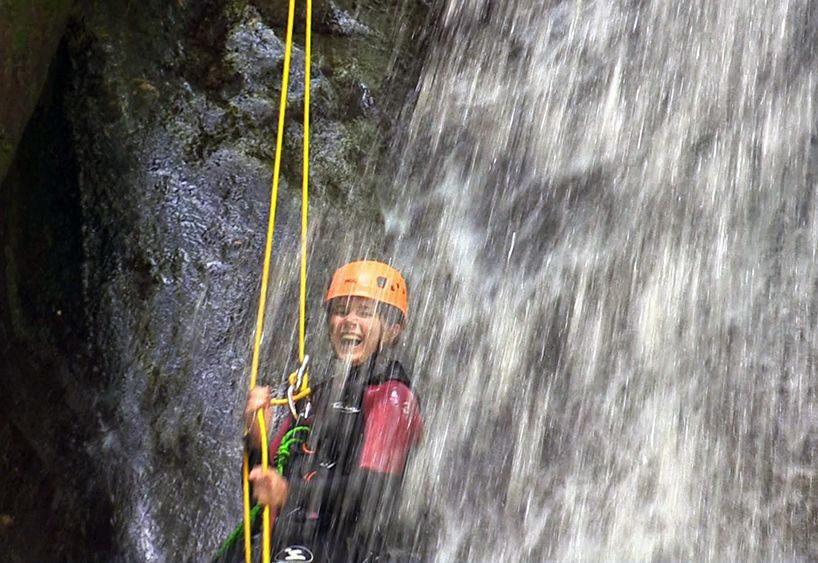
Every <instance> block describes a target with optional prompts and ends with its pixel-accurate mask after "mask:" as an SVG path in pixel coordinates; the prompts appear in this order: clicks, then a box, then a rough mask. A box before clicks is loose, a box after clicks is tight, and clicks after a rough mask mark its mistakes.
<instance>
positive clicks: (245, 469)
mask: <svg viewBox="0 0 818 563" xmlns="http://www.w3.org/2000/svg"><path fill="white" fill-rule="evenodd" d="M306 3H307V15H306V16H307V17H306V39H305V69H304V70H305V72H304V74H305V84H304V162H303V168H302V180H301V276H300V277H301V290H300V298H299V330H298V357H299V360H300V361H301V363H302V364H303V362H304V358H305V354H306V353H305V348H306V346H305V340H306V317H307V218H308V208H309V193H308V186H309V155H310V143H309V131H310V63H311V57H312V45H311V43H312V29H311V28H312V0H306ZM294 19H295V0H290V4H289V11H288V14H287V36H286V40H285V49H284V70H283V74H282V77H281V98H280V102H279V110H278V130H277V131H276V152H275V161H274V164H273V185H272V193H271V195H270V216H269V220H268V223H267V240H266V245H265V248H264V266H263V271H262V276H261V295H260V297H259V306H258V313H257V315H256V331H255V337H254V339H253V359H252V363H251V367H250V389H251V390H252V389H253V388H254V387H255V386H256V380H257V379H258V366H259V358H260V355H261V336H262V333H263V330H264V312H265V308H266V305H267V286H268V284H269V278H270V274H269V272H270V259H271V256H272V248H273V234H274V232H275V216H276V203H277V201H278V186H279V176H280V172H281V153H282V146H283V144H284V123H285V114H286V111H287V89H288V86H289V78H290V61H291V59H292V47H293V22H294ZM308 378H309V376H308V374H307V373H306V372H305V373H304V378H303V381H302V384H301V389H300V390H299V392H298V393H297V394H296V395H295V396H294V400H296V401H297V400H300V399H303V398H304V397H306V396H307V395H309V393H310V388H309V384H308V381H309V379H308ZM287 402H288V401H287V399H274V400H272V401H271V403H272V404H273V405H282V404H283V405H286V404H287ZM257 415H258V421H259V431H260V434H261V459H262V462H261V464H262V469H263V470H264V471H267V469H268V462H269V460H268V451H267V450H268V444H267V429H266V426H265V424H264V413H263V411H261V410H260V411H259V412H258V413H257ZM249 468H250V462H249V457H248V454H247V452H246V451H245V453H244V459H243V466H242V489H243V494H242V496H243V503H244V559H245V562H246V563H251V561H252V541H251V530H250V482H249ZM270 528H271V525H270V507H269V506H265V507H264V517H263V547H262V550H263V561H264V563H269V561H270V533H271V530H270Z"/></svg>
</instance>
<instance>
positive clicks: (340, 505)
mask: <svg viewBox="0 0 818 563" xmlns="http://www.w3.org/2000/svg"><path fill="white" fill-rule="evenodd" d="M324 303H325V305H326V306H327V322H328V328H329V340H330V344H331V346H332V350H333V353H334V355H335V358H336V360H338V361H339V362H340V365H339V368H340V369H339V370H333V373H335V374H336V377H334V378H333V377H324V378H323V379H321V378H319V381H321V382H320V383H318V384H317V385H315V386H314V387H313V393H312V396H310V397H308V398H307V399H305V400H304V401H302V403H303V404H301V405H299V409H293V411H294V413H295V415H296V416H294V417H291V418H290V417H288V419H287V420H286V421H285V422H284V423H283V424H282V425H281V427H280V428H279V430H278V433H277V435H276V437H275V438H274V439H273V440H272V442H271V446H270V451H273V452H275V451H278V454H277V455H276V459H277V460H281V459H282V450H286V452H285V453H286V456H284V457H286V465H285V464H283V463H282V464H281V465H279V468H280V472H278V471H274V470H264V469H262V467H261V466H258V465H257V466H256V467H255V468H254V469H253V470H252V471H251V472H250V475H249V478H250V481H251V482H252V484H253V496H254V497H255V499H256V500H257V501H258V502H259V503H261V504H264V505H268V506H270V507H271V508H272V509H274V510H278V511H279V517H278V519H277V521H276V523H275V529H274V530H273V536H272V540H271V546H270V549H271V552H272V553H274V554H281V556H280V557H276V559H285V558H286V557H287V556H288V554H291V553H293V552H294V551H298V553H299V554H304V553H308V554H309V557H315V559H314V560H316V561H363V560H372V559H375V558H377V557H380V556H384V557H387V558H388V557H399V558H400V560H412V556H411V554H407V553H402V552H401V550H400V549H399V546H396V545H393V544H387V542H386V540H385V532H386V531H387V529H388V523H389V521H390V519H391V516H392V514H391V513H392V511H393V507H394V506H395V501H396V500H397V497H398V493H399V491H400V488H401V482H402V479H403V472H404V468H405V466H406V461H407V458H408V456H409V453H410V451H411V449H412V448H413V447H414V446H415V444H416V443H417V442H418V440H419V438H420V434H421V429H422V424H421V419H420V412H419V408H418V402H417V399H416V397H415V395H414V393H413V392H412V390H411V388H410V383H409V377H408V376H407V374H406V371H405V370H404V369H403V367H402V366H401V364H400V363H399V362H397V361H392V362H386V361H383V360H382V356H383V355H382V354H380V353H381V352H382V351H383V350H384V349H385V348H388V347H390V346H393V345H394V344H395V343H396V342H397V340H398V338H399V337H400V334H401V332H402V331H403V327H404V324H405V321H406V313H407V311H408V307H407V291H406V282H405V281H404V279H403V276H401V274H400V273H399V272H398V271H397V270H395V269H394V268H392V267H391V266H388V265H386V264H383V263H381V262H374V261H361V262H352V263H350V264H347V265H345V266H343V267H341V268H340V269H339V270H338V271H336V272H335V274H334V275H333V277H332V280H331V282H330V285H329V289H328V290H327V293H326V296H325V298H324ZM379 356H381V361H379ZM270 397H271V392H270V389H269V388H268V387H255V388H253V389H252V390H251V392H250V397H249V399H248V401H247V406H246V408H245V423H246V425H247V429H248V443H249V446H250V448H251V449H255V450H258V449H259V448H260V446H261V439H262V436H261V432H260V431H259V425H258V424H257V423H256V420H257V413H258V412H259V411H263V412H264V415H265V420H266V421H268V423H269V422H272V409H271V408H270ZM268 427H269V424H268ZM294 432H302V433H308V435H307V437H306V438H305V439H304V440H303V445H302V447H301V448H293V447H291V445H292V443H293V441H292V436H293V433H294ZM299 440H300V439H299ZM255 457H256V458H257V457H258V456H255ZM277 463H278V461H277ZM229 559H230V557H225V558H223V559H222V560H229Z"/></svg>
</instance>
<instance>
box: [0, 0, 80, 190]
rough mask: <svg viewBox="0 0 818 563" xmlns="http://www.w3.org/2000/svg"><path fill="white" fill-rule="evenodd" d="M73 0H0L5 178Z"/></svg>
mask: <svg viewBox="0 0 818 563" xmlns="http://www.w3.org/2000/svg"><path fill="white" fill-rule="evenodd" d="M73 4H74V2H73V1H72V0H7V1H5V2H3V3H1V4H0V100H2V103H0V182H1V181H2V180H3V178H4V177H5V175H6V171H7V170H8V167H9V165H10V164H11V161H12V158H13V156H14V152H15V149H16V148H17V143H18V142H19V141H20V137H21V136H22V135H23V130H24V128H25V126H26V122H27V121H28V119H29V117H30V116H31V112H32V111H34V108H35V106H36V105H37V100H38V98H39V97H40V91H41V90H42V87H43V83H44V82H45V80H46V75H47V74H48V65H49V61H51V59H52V58H53V57H54V51H55V50H56V49H57V45H58V44H59V42H60V37H62V34H63V29H64V28H65V24H66V21H67V20H68V14H69V12H70V10H71V6H72V5H73Z"/></svg>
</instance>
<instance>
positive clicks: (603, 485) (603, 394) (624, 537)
mask: <svg viewBox="0 0 818 563" xmlns="http://www.w3.org/2000/svg"><path fill="white" fill-rule="evenodd" d="M816 45H818V5H816V4H815V3H810V2H809V1H808V0H791V1H787V0H778V1H774V0H741V1H739V2H714V1H712V0H690V1H687V2H667V1H662V0H598V1H593V0H575V1H567V0H566V1H562V2H560V1H556V0H554V1H545V0H539V1H532V0H505V1H504V2H494V1H491V0H449V1H448V6H447V7H445V8H444V10H443V13H442V22H441V24H440V29H439V30H438V33H437V37H436V41H435V43H434V45H433V46H432V48H431V50H430V56H429V59H428V61H427V63H426V66H425V68H424V72H423V76H422V79H421V83H420V85H419V87H418V88H419V90H418V91H419V98H418V101H417V107H416V109H415V112H414V115H413V116H412V118H411V123H410V124H409V127H408V129H407V130H406V131H405V132H404V134H403V135H402V136H401V138H400V139H399V140H398V141H397V142H396V147H395V152H396V154H402V155H403V156H402V157H401V158H402V159H401V160H400V162H399V164H398V174H397V181H396V183H395V188H394V190H392V192H393V193H392V194H391V200H392V201H391V203H389V204H388V210H387V228H388V230H389V232H390V235H391V237H392V240H393V241H394V244H393V252H394V254H395V256H396V257H397V259H398V260H399V261H401V265H402V266H403V267H404V269H405V270H406V272H407V274H408V278H409V280H410V281H411V282H412V285H413V289H414V294H413V300H412V307H413V310H412V311H411V312H410V315H411V317H412V320H411V323H412V330H411V331H410V332H411V334H412V336H411V340H410V341H409V342H407V343H406V350H407V352H411V353H412V354H414V355H413V356H411V359H413V360H414V370H415V374H416V375H415V377H416V378H417V381H418V386H419V389H420V393H421V394H422V395H423V400H424V406H425V408H426V411H425V418H426V425H427V428H426V439H425V444H424V446H423V448H422V450H421V451H420V452H418V455H417V456H415V459H414V462H413V465H412V467H411V470H410V472H409V475H408V480H409V482H408V485H407V486H408V487H410V488H411V489H412V491H413V494H411V495H407V497H409V500H407V503H406V507H405V508H406V514H407V516H409V517H412V518H414V519H415V520H416V521H418V522H421V521H422V522H427V523H428V525H427V529H426V530H425V532H428V534H427V537H431V538H432V544H433V545H432V546H431V547H430V549H431V553H432V556H433V558H434V559H435V560H437V561H454V560H475V561H488V560H502V561H519V560H543V559H546V558H555V559H571V560H577V559H584V560H597V559H601V558H606V559H647V558H661V559H670V558H672V559H676V558H681V559H687V560H700V559H709V560H747V559H784V558H787V559H793V558H794V559H809V558H814V557H816V556H818V541H817V540H816V539H815V538H818V535H816V534H815V532H816V514H818V506H816V500H815V499H816V491H815V488H814V477H815V475H816V470H815V463H814V461H815V457H816V455H815V454H816V451H818V449H817V448H818V434H817V433H816V429H817V428H818V403H817V402H816V365H815V351H816V346H818V339H817V338H816V337H817V335H816V331H815V326H816V307H815V300H816V291H817V290H818V285H817V282H818V271H817V269H816V256H815V249H816V246H818V214H816V202H815V199H814V197H813V191H814V184H815V175H814V174H815V171H816V170H818V166H816V162H814V160H815V158H816V151H815V149H814V147H815V144H816V140H815V137H814V124H815V122H816V115H815V113H816V110H815V108H814V103H813V99H814V97H815V94H816V69H818V55H817V54H816ZM423 535H424V531H422V530H420V529H419V532H418V536H419V537H421V536H423Z"/></svg>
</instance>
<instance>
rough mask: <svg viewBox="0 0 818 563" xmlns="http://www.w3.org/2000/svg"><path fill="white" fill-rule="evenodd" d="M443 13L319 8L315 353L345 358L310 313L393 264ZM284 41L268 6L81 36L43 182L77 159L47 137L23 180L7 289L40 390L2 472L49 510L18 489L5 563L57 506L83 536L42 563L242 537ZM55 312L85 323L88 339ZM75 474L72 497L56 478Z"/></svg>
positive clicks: (106, 8) (278, 281) (167, 552)
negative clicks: (347, 275)
mask: <svg viewBox="0 0 818 563" xmlns="http://www.w3.org/2000/svg"><path fill="white" fill-rule="evenodd" d="M277 4H278V3H277ZM282 4H283V3H282ZM427 11H428V9H427V8H426V7H425V6H424V5H423V4H418V5H416V6H414V5H412V6H409V7H407V6H404V5H403V3H402V2H399V1H394V2H393V1H387V2H383V1H377V2H376V1H371V2H357V3H355V5H343V4H342V3H338V4H334V3H328V2H316V9H315V18H316V23H315V35H314V52H313V72H312V80H311V90H312V95H313V103H312V117H313V119H312V122H313V123H312V156H311V261H310V272H311V276H310V288H309V302H310V307H311V310H312V311H319V312H318V313H317V314H316V313H313V317H312V322H311V324H310V327H311V328H310V333H309V335H308V340H309V342H310V346H311V352H312V353H313V354H314V355H317V356H321V355H322V354H325V353H326V350H323V349H322V344H321V342H322V338H321V336H322V335H321V332H320V331H321V321H322V314H321V313H320V308H318V309H316V308H314V307H313V306H314V305H317V304H318V303H320V293H321V290H322V289H323V286H324V283H325V278H326V276H327V275H328V273H329V272H328V270H329V269H330V268H332V267H334V266H335V265H336V264H337V263H338V262H340V261H341V260H344V259H346V258H348V257H350V256H359V255H362V254H363V255H373V254H377V253H378V252H380V251H381V250H382V241H381V238H382V237H381V234H380V233H381V223H382V219H381V217H380V213H379V211H378V206H377V202H376V196H375V193H374V190H373V187H374V186H376V185H377V184H378V182H379V180H378V175H379V174H380V173H381V172H379V171H382V170H385V169H387V167H385V166H384V165H383V162H382V157H383V155H384V154H385V148H384V147H385V140H386V139H387V138H388V136H389V134H390V131H391V128H392V127H394V124H395V122H396V116H397V115H398V112H399V111H400V109H401V108H402V107H403V105H404V102H405V100H406V99H407V94H408V93H409V92H411V89H412V87H413V86H414V82H413V70H416V69H417V64H416V63H415V62H414V61H415V60H416V58H415V57H416V55H417V53H418V50H419V48H420V46H421V44H422V42H420V41H418V40H417V37H414V38H413V36H412V34H413V32H414V30H416V29H419V28H420V27H421V25H420V24H421V22H422V21H423V19H424V18H425V17H426V15H427ZM297 20H298V21H297V23H296V40H295V50H294V53H293V68H292V75H291V79H290V85H291V87H290V91H289V95H288V98H287V100H288V101H287V112H288V113H287V117H288V119H287V125H286V131H285V135H284V140H285V143H284V156H283V158H282V181H281V194H280V201H279V203H278V220H277V227H276V234H275V237H276V238H275V240H276V244H275V247H274V253H273V268H272V279H271V290H270V294H269V297H270V302H269V303H270V304H269V307H268V324H267V326H268V330H267V331H266V332H265V339H264V353H263V355H262V356H263V357H262V380H263V381H268V382H273V383H275V382H278V381H280V379H281V377H282V376H283V375H285V374H286V373H287V372H288V371H289V370H290V369H292V367H293V362H294V342H295V338H294V335H295V328H296V315H295V311H296V303H297V299H296V297H297V275H296V273H297V258H298V256H297V246H298V237H299V229H300V226H299V223H300V208H299V205H300V197H301V193H300V186H301V164H302V163H301V159H302V156H301V149H302V143H301V139H302V134H303V128H302V125H301V120H302V117H303V109H302V105H303V96H304V51H303V35H302V33H303V32H302V30H303V19H302V15H301V14H299V16H298V18H297ZM284 25H285V22H284V21H283V20H282V19H281V13H280V12H279V11H278V8H275V9H272V7H271V5H270V3H267V2H264V3H259V4H258V5H257V6H255V5H253V4H252V3H249V2H246V1H227V0H208V1H204V2H185V1H181V0H180V1H173V2H162V1H158V0H156V1H154V0H147V1H145V2H142V3H140V4H138V5H137V4H135V3H133V2H131V1H128V0H118V1H111V2H104V3H94V5H93V7H92V8H91V7H90V6H89V8H88V10H87V12H85V13H84V14H82V17H80V18H77V19H76V21H74V22H73V23H71V24H70V25H69V28H68V32H67V35H66V43H65V51H64V58H63V59H61V60H62V61H63V64H64V71H65V76H64V77H63V78H62V79H61V80H60V81H58V83H57V84H56V85H55V86H54V89H55V90H56V91H57V92H58V93H59V99H57V100H56V101H55V105H54V107H55V108H56V109H55V111H56V114H55V116H56V118H59V119H60V120H62V122H63V123H65V127H64V129H63V130H62V133H61V139H62V142H63V143H64V145H60V147H59V148H58V149H57V150H58V151H59V154H60V155H62V156H63V157H64V160H65V161H64V162H63V161H60V162H62V164H59V163H58V164H55V165H53V166H51V165H49V166H50V167H49V166H42V167H40V169H39V173H35V172H37V170H38V168H37V164H36V162H37V161H36V159H35V160H31V156H32V154H34V153H35V152H36V151H39V152H37V155H38V156H37V158H41V159H43V158H44V159H46V160H48V159H49V158H56V155H55V154H54V153H53V152H50V151H54V150H55V148H54V145H53V144H52V143H51V140H50V139H49V137H48V136H49V135H50V134H51V133H49V130H48V129H47V128H36V127H34V128H33V129H32V130H31V131H30V134H31V136H32V145H31V146H29V145H26V146H27V147H28V148H26V149H25V150H24V151H23V154H22V155H20V156H19V157H18V164H17V165H15V170H16V171H20V170H26V171H27V172H26V173H25V174H22V173H20V172H15V176H14V179H13V180H9V181H7V182H6V184H4V187H8V186H14V190H6V191H7V192H8V193H7V194H6V195H7V200H6V201H7V203H8V205H3V206H0V218H2V225H3V229H4V230H3V233H4V240H6V239H8V240H10V241H12V243H10V244H6V245H5V247H4V252H5V254H6V260H5V264H6V268H5V271H4V274H3V276H2V278H1V279H0V281H2V284H3V285H2V289H3V290H4V292H3V300H4V304H5V305H7V307H4V308H2V309H0V331H2V333H0V335H2V336H3V341H4V342H8V343H9V344H8V345H5V344H4V346H3V348H2V350H3V354H4V356H6V357H7V358H8V364H9V365H10V366H11V367H12V373H13V374H14V375H15V376H17V375H22V374H25V377H18V378H15V377H9V376H0V384H2V389H3V395H4V398H5V397H9V398H10V399H8V401H9V404H10V405H12V407H13V408H12V407H10V408H9V409H8V410H5V411H4V413H5V416H4V417H3V418H0V435H2V436H3V437H4V439H5V438H8V440H9V441H10V442H11V444H12V445H13V447H12V448H10V449H9V452H10V453H9V455H7V456H6V459H5V460H3V463H4V465H2V466H0V468H3V467H9V468H13V469H14V470H15V471H16V473H14V475H15V480H14V482H13V485H14V486H18V485H19V486H20V490H26V491H31V492H32V494H30V495H28V497H26V496H25V495H23V494H20V495H17V496H15V495H12V494H8V496H6V493H8V491H2V490H0V500H3V499H6V498H8V499H12V500H13V501H14V502H15V503H17V504H16V505H15V510H14V511H9V513H5V512H4V510H5V509H4V508H3V506H2V505H0V534H5V533H7V532H8V533H7V535H6V536H3V535H0V539H3V538H7V539H9V541H8V542H4V544H0V547H2V546H3V545H8V546H9V550H8V551H9V552H10V553H11V554H12V556H11V557H12V559H14V558H17V559H22V560H25V559H26V558H27V557H26V556H25V554H24V552H23V551H22V549H24V546H25V543H24V542H19V541H11V539H10V538H12V534H14V533H18V534H19V533H22V532H23V531H25V530H35V529H37V524H38V523H39V522H42V520H43V518H44V515H43V511H40V512H37V511H35V510H34V508H33V507H34V506H59V507H61V508H62V509H63V510H62V511H61V514H62V515H63V516H62V518H63V519H64V521H63V520H60V519H53V520H52V521H51V522H50V523H49V525H48V527H47V529H48V530H49V531H51V532H53V535H54V537H57V538H60V539H58V541H57V542H56V543H54V544H52V545H51V546H46V547H43V549H44V551H43V552H42V554H41V555H37V556H35V559H36V558H39V559H53V558H55V557H61V556H62V555H60V554H66V555H67V556H69V557H70V558H75V559H83V558H86V557H97V558H101V559H109V558H112V557H117V556H121V557H124V558H126V559H133V560H140V561H171V560H180V559H193V560H201V559H206V558H207V556H208V555H209V554H211V553H212V552H213V551H214V550H215V548H216V547H217V545H218V544H219V543H220V541H221V540H222V538H223V537H224V535H225V533H226V532H227V530H228V529H229V528H232V526H233V525H234V524H235V522H236V521H237V520H238V519H239V518H240V515H241V510H240V501H241V496H240V472H239V467H240V447H241V428H240V424H239V410H240V408H241V405H242V404H243V401H244V395H245V393H246V387H247V381H248V371H249V368H248V364H249V360H250V343H251V336H252V332H253V326H254V322H255V313H256V306H257V300H258V288H259V279H260V274H261V271H260V270H261V259H262V251H263V245H264V233H265V230H266V227H267V216H268V206H269V198H270V183H271V182H270V179H271V172H272V161H273V156H274V152H275V138H276V127H277V119H278V105H279V93H280V80H281V71H282V64H283V41H282V38H283V37H284ZM63 96H64V99H63ZM25 159H29V160H27V161H25V162H28V164H27V165H26V166H21V165H20V164H19V163H20V162H23V161H24V160H25ZM34 184H36V189H33V187H32V186H33V185H34ZM37 194H39V197H38V196H37ZM24 195H25V196H26V197H25V198H24ZM60 198H62V199H60ZM64 199H67V200H69V201H70V202H71V205H70V206H68V207H66V208H65V209H67V210H69V211H70V210H73V211H70V213H68V214H67V215H66V216H65V217H61V216H60V214H59V213H58V212H57V211H51V212H49V213H45V212H43V214H38V212H36V211H35V210H36V204H35V202H36V201H46V202H51V203H49V204H48V205H50V206H51V208H53V209H57V208H59V202H60V201H62V200H64ZM32 206H33V207H32ZM60 217H61V219H62V220H63V222H62V223H61V225H62V228H61V230H55V229H56V227H54V223H55V221H57V218H60ZM40 225H42V227H41V226H40ZM46 232H48V233H52V234H45V233H46ZM20 233H24V235H22V236H21V235H20ZM48 241H51V242H48ZM32 276H39V277H38V279H39V280H40V281H39V282H38V283H32V279H31V278H32ZM58 310H62V311H70V313H71V314H70V319H71V322H70V327H72V328H71V330H72V333H71V334H72V337H71V338H70V339H69V338H68V337H66V336H65V334H64V329H63V328H61V327H62V326H63V325H64V324H65V322H66V320H65V318H66V317H65V316H60V315H59V314H58V313H57V311H58ZM5 311H8V312H5ZM33 325H36V326H37V327H38V330H37V331H33V330H31V326H33ZM69 351H71V352H70V354H71V361H66V360H65V358H66V356H67V355H68V354H69ZM55 366H56V367H55ZM52 372H56V374H57V376H56V377H49V376H50V375H51V374H52ZM29 382H30V384H29ZM41 395H45V396H46V399H41V398H40V396H41ZM11 398H13V399H11ZM48 411H52V412H53V415H51V416H49V415H48V414H47V413H48ZM66 421H71V424H70V425H68V426H66V425H67V422H66ZM64 427H67V428H69V429H70V436H72V438H71V441H70V444H71V448H69V450H70V451H71V452H72V453H71V455H69V456H67V457H60V452H61V451H62V450H59V449H55V448H54V447H53V445H52V444H55V443H58V442H59V441H60V440H61V439H62V437H63V436H62V434H61V433H62V432H63V431H64V430H63V428H64ZM21 429H26V431H25V432H22V431H21ZM4 442H5V440H4ZM55 452H56V453H55ZM32 458H37V459H38V462H32V461H31V459H32ZM24 461H25V462H26V463H25V464H23V462H24ZM60 463H67V464H68V466H69V467H70V468H71V471H72V477H71V478H70V479H65V480H61V479H60V478H59V477H58V475H59V469H58V468H59V467H60ZM21 464H22V465H21ZM32 467H34V468H41V469H42V470H43V472H44V475H46V477H45V478H42V479H41V478H39V477H37V476H33V475H32V474H31V473H30V471H31V468H32ZM38 483H39V484H40V485H42V486H39V488H38ZM82 484H84V486H83V485H82ZM0 489H2V487H0ZM34 495H40V496H42V500H38V501H36V502H35V501H34V500H32V499H31V497H32V496H34ZM89 497H90V498H94V499H97V500H98V501H99V502H98V503H97V504H99V506H97V505H95V504H94V503H92V502H90V501H89ZM66 498H70V499H73V500H72V501H71V502H67V501H62V502H61V501H59V499H66ZM26 499H28V500H26ZM12 512H13V513H12ZM92 512H93V513H94V514H101V515H102V518H103V520H104V522H105V525H101V524H99V523H98V522H96V521H95V520H94V518H93V517H92V515H91V513H92ZM4 516H8V517H9V518H11V519H12V523H11V524H4V522H5V523H8V522H9V521H8V520H7V519H6V518H4ZM66 522H73V527H72V526H68V525H67V524H66ZM91 528H93V530H94V531H93V533H91V532H90V531H88V530H89V529H91ZM60 534H62V535H60ZM15 537H16V536H15ZM71 538H73V539H71ZM100 538H101V539H100Z"/></svg>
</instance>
